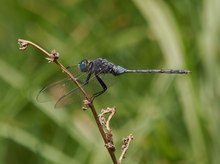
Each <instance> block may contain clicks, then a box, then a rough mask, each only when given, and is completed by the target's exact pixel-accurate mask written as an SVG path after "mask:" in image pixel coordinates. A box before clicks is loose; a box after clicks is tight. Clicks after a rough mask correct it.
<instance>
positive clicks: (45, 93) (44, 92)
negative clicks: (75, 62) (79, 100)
mask: <svg viewBox="0 0 220 164" xmlns="http://www.w3.org/2000/svg"><path fill="white" fill-rule="evenodd" d="M68 70H69V71H70V72H71V73H73V75H74V76H75V77H76V78H77V79H78V82H79V83H80V84H82V83H83V81H84V79H85V78H86V76H87V74H86V73H80V71H79V70H78V68H77V66H74V67H68ZM76 89H77V87H76V85H75V84H74V82H73V81H72V80H71V79H70V78H64V79H62V80H59V81H56V82H53V83H51V84H49V85H46V86H45V87H43V88H42V89H41V90H40V91H39V93H38V95H37V97H36V99H37V101H38V102H47V101H52V100H58V99H59V98H60V97H62V96H63V95H65V94H66V93H68V92H69V91H70V90H76Z"/></svg>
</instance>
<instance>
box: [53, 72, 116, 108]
mask: <svg viewBox="0 0 220 164" xmlns="http://www.w3.org/2000/svg"><path fill="white" fill-rule="evenodd" d="M97 75H98V76H99V77H100V78H101V79H102V80H103V82H104V83H105V84H106V86H107V87H110V86H111V85H112V84H113V83H114V82H115V76H114V75H112V74H102V71H100V72H99V73H98V74H97ZM84 79H86V78H84ZM84 82H85V81H84ZM81 86H82V88H83V89H84V90H85V91H86V93H87V94H88V96H89V97H92V95H93V94H94V93H97V92H99V91H101V90H102V89H103V88H102V86H101V85H100V84H99V82H98V80H97V79H96V77H95V75H94V74H93V75H92V76H91V77H90V79H89V82H88V84H84V83H81ZM76 95H78V96H77V97H76ZM76 98H77V101H78V102H79V100H81V101H82V100H83V95H82V93H81V91H79V89H78V88H74V89H72V90H69V92H67V93H66V94H63V96H61V97H60V98H59V99H58V100H57V102H56V104H55V108H59V107H61V106H63V104H65V106H66V105H71V104H72V103H73V102H75V101H73V100H76Z"/></svg>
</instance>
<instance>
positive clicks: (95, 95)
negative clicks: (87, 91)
mask: <svg viewBox="0 0 220 164" xmlns="http://www.w3.org/2000/svg"><path fill="white" fill-rule="evenodd" d="M95 77H96V79H97V80H98V82H99V84H100V85H101V86H102V89H103V90H101V91H99V92H97V93H95V94H93V96H92V98H91V101H93V100H94V99H95V98H96V97H98V96H100V95H101V94H103V93H104V92H105V91H106V90H107V86H106V85H105V83H104V81H103V80H102V79H101V78H100V77H99V76H98V75H95Z"/></svg>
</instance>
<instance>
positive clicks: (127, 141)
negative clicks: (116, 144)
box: [118, 134, 133, 164]
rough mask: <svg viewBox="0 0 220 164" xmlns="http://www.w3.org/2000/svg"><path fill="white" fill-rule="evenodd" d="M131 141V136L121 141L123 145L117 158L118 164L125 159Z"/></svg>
mask: <svg viewBox="0 0 220 164" xmlns="http://www.w3.org/2000/svg"><path fill="white" fill-rule="evenodd" d="M132 140H133V136H132V134H130V135H129V136H127V137H126V138H124V139H123V145H122V147H121V149H122V153H121V155H120V157H119V160H118V164H121V163H122V160H123V159H124V158H125V154H126V152H127V151H128V148H129V145H130V143H131V141H132Z"/></svg>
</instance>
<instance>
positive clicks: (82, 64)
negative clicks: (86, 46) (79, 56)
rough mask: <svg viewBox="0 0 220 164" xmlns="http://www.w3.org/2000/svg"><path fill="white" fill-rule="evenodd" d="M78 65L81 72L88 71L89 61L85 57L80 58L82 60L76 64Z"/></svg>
mask: <svg viewBox="0 0 220 164" xmlns="http://www.w3.org/2000/svg"><path fill="white" fill-rule="evenodd" d="M78 66H79V69H80V71H82V72H87V71H89V61H88V60H86V59H84V60H82V61H81V62H80V63H79V64H78Z"/></svg>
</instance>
